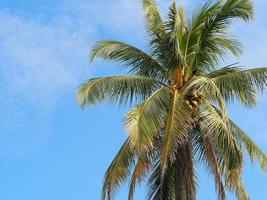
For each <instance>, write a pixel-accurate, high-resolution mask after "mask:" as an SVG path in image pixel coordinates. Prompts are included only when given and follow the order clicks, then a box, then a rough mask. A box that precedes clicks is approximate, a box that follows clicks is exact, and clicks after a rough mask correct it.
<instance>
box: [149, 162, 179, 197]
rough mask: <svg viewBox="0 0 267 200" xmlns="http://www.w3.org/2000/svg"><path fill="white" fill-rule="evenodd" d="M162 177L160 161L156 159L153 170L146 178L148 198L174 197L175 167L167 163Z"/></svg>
mask: <svg viewBox="0 0 267 200" xmlns="http://www.w3.org/2000/svg"><path fill="white" fill-rule="evenodd" d="M168 166H169V167H168V168H167V169H166V172H165V175H164V177H162V172H161V166H160V161H157V162H156V163H155V166H154V170H153V172H152V173H151V175H150V177H149V179H148V193H147V199H148V200H163V199H164V200H173V199H174V197H175V182H174V177H175V169H174V165H173V164H171V163H169V164H168Z"/></svg>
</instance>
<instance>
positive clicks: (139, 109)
mask: <svg viewBox="0 0 267 200" xmlns="http://www.w3.org/2000/svg"><path fill="white" fill-rule="evenodd" d="M170 97H171V91H170V89H169V88H167V87H162V88H160V89H158V90H157V91H155V92H154V93H153V94H152V95H151V96H150V97H148V98H147V99H146V100H145V101H144V102H142V103H141V104H140V105H138V106H136V107H135V108H133V109H131V110H130V111H129V112H128V113H127V115H126V117H125V127H126V131H127V133H128V135H129V137H130V141H131V144H132V146H134V147H135V148H136V150H138V151H139V152H146V151H147V150H149V149H151V148H153V145H154V139H155V137H157V135H158V133H159V131H160V128H162V126H163V123H164V119H165V117H166V115H167V108H168V105H169V104H170V102H171V100H170Z"/></svg>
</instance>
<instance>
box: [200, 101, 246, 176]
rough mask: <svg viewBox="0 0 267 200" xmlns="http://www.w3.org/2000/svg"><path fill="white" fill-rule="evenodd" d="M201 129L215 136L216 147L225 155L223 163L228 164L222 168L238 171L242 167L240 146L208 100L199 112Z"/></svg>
mask: <svg viewBox="0 0 267 200" xmlns="http://www.w3.org/2000/svg"><path fill="white" fill-rule="evenodd" d="M197 118H198V119H201V120H200V121H199V124H200V129H201V131H202V132H203V133H207V134H210V135H211V137H214V138H215V140H214V142H215V144H216V147H217V148H218V150H219V151H220V153H221V155H222V156H223V163H225V164H226V166H221V169H222V170H223V169H224V168H225V167H226V168H225V169H227V170H232V171H235V170H236V171H238V170H240V169H242V165H243V156H242V152H241V150H240V148H239V147H238V145H237V143H236V141H235V139H234V137H233V135H232V134H231V132H230V131H229V129H228V127H227V123H226V122H225V121H224V120H223V119H222V117H221V116H220V115H219V114H218V113H217V111H216V109H215V108H214V107H213V106H212V105H211V104H210V103H209V102H207V101H204V103H203V104H202V105H201V106H199V111H198V112H197Z"/></svg>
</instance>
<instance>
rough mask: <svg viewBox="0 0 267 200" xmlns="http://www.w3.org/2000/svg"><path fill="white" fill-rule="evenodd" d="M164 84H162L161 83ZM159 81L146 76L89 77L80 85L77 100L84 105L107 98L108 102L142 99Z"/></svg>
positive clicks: (130, 101) (129, 101)
mask: <svg viewBox="0 0 267 200" xmlns="http://www.w3.org/2000/svg"><path fill="white" fill-rule="evenodd" d="M163 85H164V84H163ZM159 86H161V83H160V82H158V81H156V80H154V79H152V78H147V77H140V76H129V75H113V76H104V77H99V78H93V79H89V80H88V81H87V82H85V83H83V84H81V85H80V87H79V88H78V91H77V95H76V98H77V101H78V102H79V103H80V104H81V106H82V107H84V106H85V105H86V104H95V103H96V102H102V101H103V100H105V99H107V100H109V101H110V102H119V103H121V104H123V103H132V102H133V101H139V100H144V99H146V98H147V97H149V95H151V94H152V93H153V91H154V90H155V89H157V88H158V87H159Z"/></svg>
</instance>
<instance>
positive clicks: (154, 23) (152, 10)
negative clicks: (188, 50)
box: [143, 0, 165, 38]
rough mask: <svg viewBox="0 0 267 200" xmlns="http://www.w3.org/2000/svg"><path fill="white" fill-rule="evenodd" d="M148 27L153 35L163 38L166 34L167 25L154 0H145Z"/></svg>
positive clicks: (144, 7)
mask: <svg viewBox="0 0 267 200" xmlns="http://www.w3.org/2000/svg"><path fill="white" fill-rule="evenodd" d="M143 9H144V12H145V18H146V28H147V31H148V33H149V34H150V36H151V37H156V38H161V36H162V35H163V34H165V26H164V23H163V20H162V18H161V15H160V12H159V10H158V8H157V5H156V3H155V1H154V0H143Z"/></svg>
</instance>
